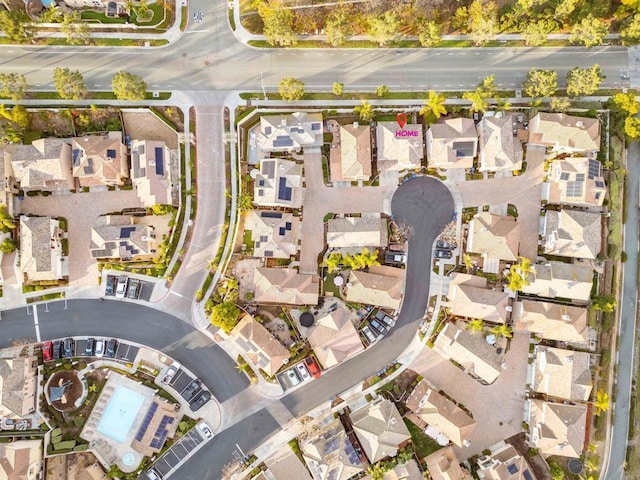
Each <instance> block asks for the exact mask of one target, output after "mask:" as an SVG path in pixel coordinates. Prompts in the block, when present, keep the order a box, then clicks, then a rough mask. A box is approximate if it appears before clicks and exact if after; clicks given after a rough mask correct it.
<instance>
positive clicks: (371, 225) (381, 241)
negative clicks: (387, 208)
mask: <svg viewBox="0 0 640 480" xmlns="http://www.w3.org/2000/svg"><path fill="white" fill-rule="evenodd" d="M327 244H328V245H329V248H354V247H386V246H387V245H388V244H389V238H388V234H387V220H386V219H385V218H379V217H346V218H333V219H331V220H329V221H328V222H327Z"/></svg>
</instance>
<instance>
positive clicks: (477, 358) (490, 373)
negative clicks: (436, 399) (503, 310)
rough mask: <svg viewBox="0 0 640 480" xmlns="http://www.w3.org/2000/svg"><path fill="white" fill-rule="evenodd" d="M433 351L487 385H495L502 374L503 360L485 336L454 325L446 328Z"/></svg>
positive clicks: (449, 324)
mask: <svg viewBox="0 0 640 480" xmlns="http://www.w3.org/2000/svg"><path fill="white" fill-rule="evenodd" d="M433 350H434V351H435V352H438V353H439V354H440V355H442V356H443V357H445V358H446V359H447V360H453V361H454V362H456V363H457V364H458V365H460V366H461V367H462V368H463V369H464V371H465V372H467V373H468V374H469V375H472V376H474V377H476V378H479V379H480V380H482V381H483V382H485V383H493V382H494V381H495V380H496V378H498V375H500V372H502V358H501V357H500V355H498V353H497V352H496V349H495V347H493V346H492V345H489V344H488V343H487V342H486V340H485V337H484V335H478V334H475V335H474V334H473V333H470V332H467V331H466V330H463V329H461V328H459V327H458V326H457V325H455V324H454V323H447V324H446V325H445V326H444V328H443V329H442V331H441V332H440V334H439V335H438V337H437V338H436V341H435V342H434V344H433Z"/></svg>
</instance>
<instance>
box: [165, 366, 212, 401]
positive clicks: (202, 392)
mask: <svg viewBox="0 0 640 480" xmlns="http://www.w3.org/2000/svg"><path fill="white" fill-rule="evenodd" d="M181 367H182V365H180V364H179V363H178V362H173V363H172V364H171V366H170V367H169V369H168V370H167V371H166V372H165V374H164V375H163V376H162V379H161V380H160V383H164V384H165V385H171V386H172V387H173V388H174V389H175V390H176V391H178V393H180V395H181V396H182V398H184V400H185V401H186V402H189V408H190V409H191V410H192V411H193V412H195V411H198V410H200V409H201V408H202V407H203V406H204V405H205V404H206V403H207V402H208V401H209V400H211V392H209V391H208V390H206V389H205V388H204V386H203V385H202V382H201V381H200V380H199V379H197V378H195V379H193V380H192V381H191V382H190V383H189V384H188V385H187V386H186V387H184V388H182V389H180V390H178V388H177V385H175V384H174V379H175V378H176V374H177V373H178V372H179V371H180V368H181ZM181 374H182V375H185V372H184V371H183V372H181ZM189 378H191V377H189Z"/></svg>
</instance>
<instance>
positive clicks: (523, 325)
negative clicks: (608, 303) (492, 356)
mask: <svg viewBox="0 0 640 480" xmlns="http://www.w3.org/2000/svg"><path fill="white" fill-rule="evenodd" d="M513 316H514V318H515V322H514V328H515V330H519V331H524V332H531V333H533V334H535V335H538V336H539V337H542V338H544V339H547V340H557V341H559V342H572V343H586V342H587V333H588V327H587V317H588V312H587V309H586V308H584V307H578V306H572V305H566V304H560V303H549V302H536V301H532V300H522V301H519V302H516V303H515V304H514V308H513Z"/></svg>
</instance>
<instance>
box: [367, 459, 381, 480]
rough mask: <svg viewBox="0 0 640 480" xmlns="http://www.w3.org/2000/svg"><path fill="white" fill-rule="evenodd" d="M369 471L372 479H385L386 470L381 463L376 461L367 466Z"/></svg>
mask: <svg viewBox="0 0 640 480" xmlns="http://www.w3.org/2000/svg"><path fill="white" fill-rule="evenodd" d="M367 473H368V474H369V475H370V476H371V480H383V479H384V470H383V469H382V466H380V464H379V463H375V464H373V465H369V468H367Z"/></svg>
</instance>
